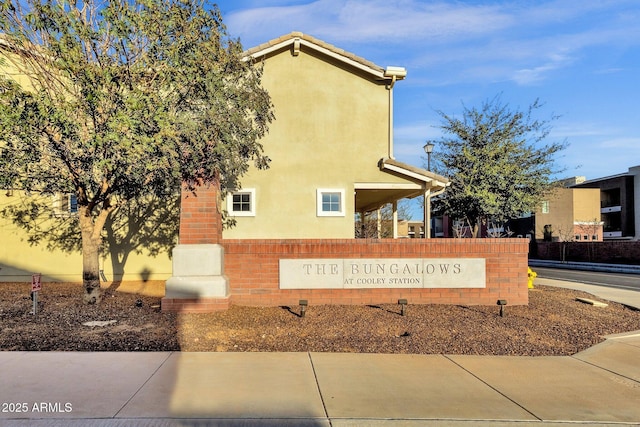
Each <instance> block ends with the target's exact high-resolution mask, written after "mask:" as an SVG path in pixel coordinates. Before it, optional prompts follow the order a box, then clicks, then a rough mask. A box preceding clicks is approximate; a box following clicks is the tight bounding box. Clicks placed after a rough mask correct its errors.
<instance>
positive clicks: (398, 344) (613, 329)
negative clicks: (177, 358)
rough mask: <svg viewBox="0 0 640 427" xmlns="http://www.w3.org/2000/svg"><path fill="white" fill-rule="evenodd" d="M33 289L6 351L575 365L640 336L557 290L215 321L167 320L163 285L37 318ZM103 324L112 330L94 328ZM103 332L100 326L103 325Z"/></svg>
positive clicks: (628, 321)
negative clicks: (503, 299)
mask: <svg viewBox="0 0 640 427" xmlns="http://www.w3.org/2000/svg"><path fill="white" fill-rule="evenodd" d="M30 287H31V285H30V284H25V283H0V350H4V351H23V350H35V351H168V350H172V351H226V352H232V351H265V352H276V351H277V352H289V351H313V352H359V353H413V354H474V355H517V356H548V355H571V354H575V353H577V352H580V351H582V350H585V349H587V348H588V347H591V346H593V345H595V344H597V343H599V342H601V341H602V340H603V338H602V336H603V335H607V334H615V333H621V332H629V331H634V330H639V329H640V311H636V310H633V309H630V308H627V307H625V306H623V305H620V304H616V303H611V302H608V305H607V307H594V306H591V305H588V304H584V303H582V302H579V301H577V298H578V297H583V298H590V299H593V300H597V301H602V300H600V299H598V298H596V297H594V296H592V295H589V294H586V293H583V292H578V291H573V290H568V289H561V288H555V287H545V286H536V288H535V289H532V290H530V291H529V292H530V294H529V305H528V306H507V307H506V310H505V315H504V316H503V317H500V315H499V308H498V307H497V306H453V305H409V306H408V307H407V309H406V315H405V316H402V315H401V314H400V307H399V306H398V305H395V304H390V305H386V304H385V305H376V306H314V305H311V306H309V307H308V308H307V310H306V315H305V316H304V317H301V316H300V307H298V306H292V307H242V306H232V307H231V308H230V309H229V310H228V311H224V312H219V313H211V314H171V313H162V312H161V311H160V300H161V296H162V294H161V290H162V288H163V283H162V282H156V283H153V282H151V283H140V284H139V286H136V285H135V284H133V285H132V284H127V286H125V285H122V286H120V287H119V288H116V286H111V287H110V288H108V289H105V297H104V300H103V301H102V303H101V304H99V305H97V306H87V305H84V304H83V303H82V285H80V284H74V283H44V284H43V285H42V290H41V291H40V292H39V306H38V315H37V317H36V316H34V315H33V314H31V311H32V307H33V302H32V300H31V298H30V294H29V292H30ZM87 322H102V323H98V324H103V325H104V326H86V325H84V323H87ZM94 325H95V323H94Z"/></svg>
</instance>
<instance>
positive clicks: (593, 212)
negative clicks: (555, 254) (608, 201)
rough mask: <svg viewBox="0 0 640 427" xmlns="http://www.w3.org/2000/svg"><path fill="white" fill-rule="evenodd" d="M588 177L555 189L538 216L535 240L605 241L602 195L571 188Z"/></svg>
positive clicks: (593, 191)
mask: <svg viewBox="0 0 640 427" xmlns="http://www.w3.org/2000/svg"><path fill="white" fill-rule="evenodd" d="M584 180H585V179H584V177H576V178H571V179H569V180H565V181H563V182H562V184H563V185H564V186H565V187H562V188H556V189H554V190H553V191H552V192H551V193H550V194H548V196H547V197H546V198H545V199H544V200H543V201H542V203H540V205H539V206H538V208H537V209H536V212H535V238H536V239H537V240H547V241H563V242H568V241H575V242H592V241H602V237H603V232H602V220H601V217H600V192H599V191H598V190H597V189H591V188H575V187H570V186H572V185H575V184H577V183H579V182H583V181H584Z"/></svg>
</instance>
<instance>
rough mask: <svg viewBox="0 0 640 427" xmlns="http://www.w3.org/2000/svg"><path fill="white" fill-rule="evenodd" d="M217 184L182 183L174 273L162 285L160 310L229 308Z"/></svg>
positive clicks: (206, 310)
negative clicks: (189, 187) (163, 286)
mask: <svg viewBox="0 0 640 427" xmlns="http://www.w3.org/2000/svg"><path fill="white" fill-rule="evenodd" d="M220 200H221V198H220V197H219V187H218V185H217V184H212V185H208V186H207V185H201V186H197V187H196V188H195V189H194V190H193V191H192V190H189V189H188V187H187V186H185V185H183V186H182V201H181V205H180V235H179V239H178V241H179V243H178V246H176V247H175V248H174V249H173V275H172V276H171V277H170V278H169V279H168V280H167V282H166V285H165V297H164V298H163V299H162V311H179V312H209V311H216V310H225V309H227V308H229V281H228V279H227V277H226V276H225V275H224V248H223V247H222V246H221V245H220V242H221V241H222V214H221V209H220V206H219V205H220Z"/></svg>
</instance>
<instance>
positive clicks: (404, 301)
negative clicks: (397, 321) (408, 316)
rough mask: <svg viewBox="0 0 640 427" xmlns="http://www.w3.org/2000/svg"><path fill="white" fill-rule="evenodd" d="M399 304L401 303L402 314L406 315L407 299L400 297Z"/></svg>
mask: <svg viewBox="0 0 640 427" xmlns="http://www.w3.org/2000/svg"><path fill="white" fill-rule="evenodd" d="M398 304H400V314H401V315H402V316H404V315H405V308H406V307H407V300H406V299H399V300H398Z"/></svg>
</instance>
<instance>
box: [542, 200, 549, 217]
mask: <svg viewBox="0 0 640 427" xmlns="http://www.w3.org/2000/svg"><path fill="white" fill-rule="evenodd" d="M542 213H543V214H548V213H549V201H548V200H545V201H543V202H542Z"/></svg>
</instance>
